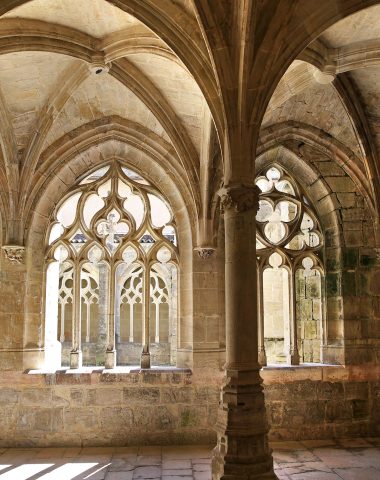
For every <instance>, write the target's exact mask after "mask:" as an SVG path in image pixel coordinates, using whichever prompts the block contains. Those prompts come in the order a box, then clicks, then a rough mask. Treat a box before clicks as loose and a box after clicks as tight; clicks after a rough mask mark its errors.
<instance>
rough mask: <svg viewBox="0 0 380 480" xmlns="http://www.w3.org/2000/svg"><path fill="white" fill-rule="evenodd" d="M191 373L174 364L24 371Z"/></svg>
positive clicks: (29, 371)
mask: <svg viewBox="0 0 380 480" xmlns="http://www.w3.org/2000/svg"><path fill="white" fill-rule="evenodd" d="M150 372H151V373H157V374H159V373H191V369H189V368H179V367H174V366H154V367H151V368H141V367H140V366H139V365H130V366H118V367H115V368H105V367H81V368H69V367H62V368H59V369H56V370H49V369H48V368H41V369H38V370H28V371H26V372H25V373H27V374H28V375H51V374H61V375H80V374H87V375H88V374H129V373H150Z"/></svg>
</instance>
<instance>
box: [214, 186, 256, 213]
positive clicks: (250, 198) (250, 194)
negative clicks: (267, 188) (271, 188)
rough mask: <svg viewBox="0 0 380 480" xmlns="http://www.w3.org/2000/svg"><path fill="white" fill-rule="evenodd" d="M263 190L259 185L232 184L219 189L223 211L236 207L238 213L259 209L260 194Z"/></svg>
mask: <svg viewBox="0 0 380 480" xmlns="http://www.w3.org/2000/svg"><path fill="white" fill-rule="evenodd" d="M260 192H261V190H260V189H259V187H258V186H257V185H254V184H252V185H246V184H232V185H227V186H224V187H223V188H221V189H220V190H219V191H218V195H219V197H220V205H221V209H222V213H224V212H225V211H226V210H230V209H234V210H235V211H236V212H238V213H244V212H247V211H249V210H254V212H255V213H256V212H257V211H258V209H259V194H260Z"/></svg>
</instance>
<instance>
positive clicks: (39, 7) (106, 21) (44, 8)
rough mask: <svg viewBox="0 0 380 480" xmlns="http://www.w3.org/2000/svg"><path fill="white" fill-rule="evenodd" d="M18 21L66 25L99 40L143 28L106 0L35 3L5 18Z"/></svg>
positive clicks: (66, 0)
mask: <svg viewBox="0 0 380 480" xmlns="http://www.w3.org/2000/svg"><path fill="white" fill-rule="evenodd" d="M18 17H21V18H29V19H36V20H42V21H45V22H49V23H56V24H58V25H64V26H67V27H71V28H74V29H76V30H80V31H81V32H84V33H87V34H89V35H92V36H93V37H97V38H102V37H104V36H106V35H108V34H110V33H113V32H116V31H118V30H123V29H126V28H128V27H131V26H134V25H136V24H140V22H139V21H138V20H137V19H136V18H134V17H132V16H131V15H128V14H127V13H125V12H123V11H122V10H120V9H119V8H117V7H114V6H112V5H111V4H110V3H108V2H106V1H104V0H33V1H31V2H28V3H26V4H25V5H22V6H20V7H17V8H15V9H14V10H12V11H10V12H9V13H7V14H5V15H3V17H2V18H18Z"/></svg>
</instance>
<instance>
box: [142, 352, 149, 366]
mask: <svg viewBox="0 0 380 480" xmlns="http://www.w3.org/2000/svg"><path fill="white" fill-rule="evenodd" d="M140 367H141V368H150V353H149V352H143V353H142V354H141V360H140Z"/></svg>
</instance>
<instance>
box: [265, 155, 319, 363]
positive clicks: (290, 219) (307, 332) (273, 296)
mask: <svg viewBox="0 0 380 480" xmlns="http://www.w3.org/2000/svg"><path fill="white" fill-rule="evenodd" d="M256 185H257V186H258V187H259V188H260V190H261V193H260V195H259V210H258V212H257V215H256V229H257V234H256V248H257V257H258V287H259V289H258V295H259V302H258V303H259V355H260V361H261V363H262V364H264V365H266V364H267V363H289V364H298V363H300V362H313V363H314V362H320V361H321V354H320V351H321V341H322V332H323V328H322V327H323V275H324V267H323V258H322V250H323V234H322V229H321V226H320V223H319V220H318V217H317V214H316V212H315V210H314V208H313V206H312V205H311V202H310V201H309V200H308V198H307V196H306V194H305V193H304V192H303V190H302V188H301V187H300V185H298V184H297V182H296V181H295V180H294V179H293V178H292V177H291V176H290V175H289V174H288V173H287V172H286V171H285V170H284V169H283V168H281V167H279V166H277V165H272V166H270V167H269V168H268V167H267V168H266V169H265V170H263V171H262V172H260V173H259V175H258V176H257V177H256Z"/></svg>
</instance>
